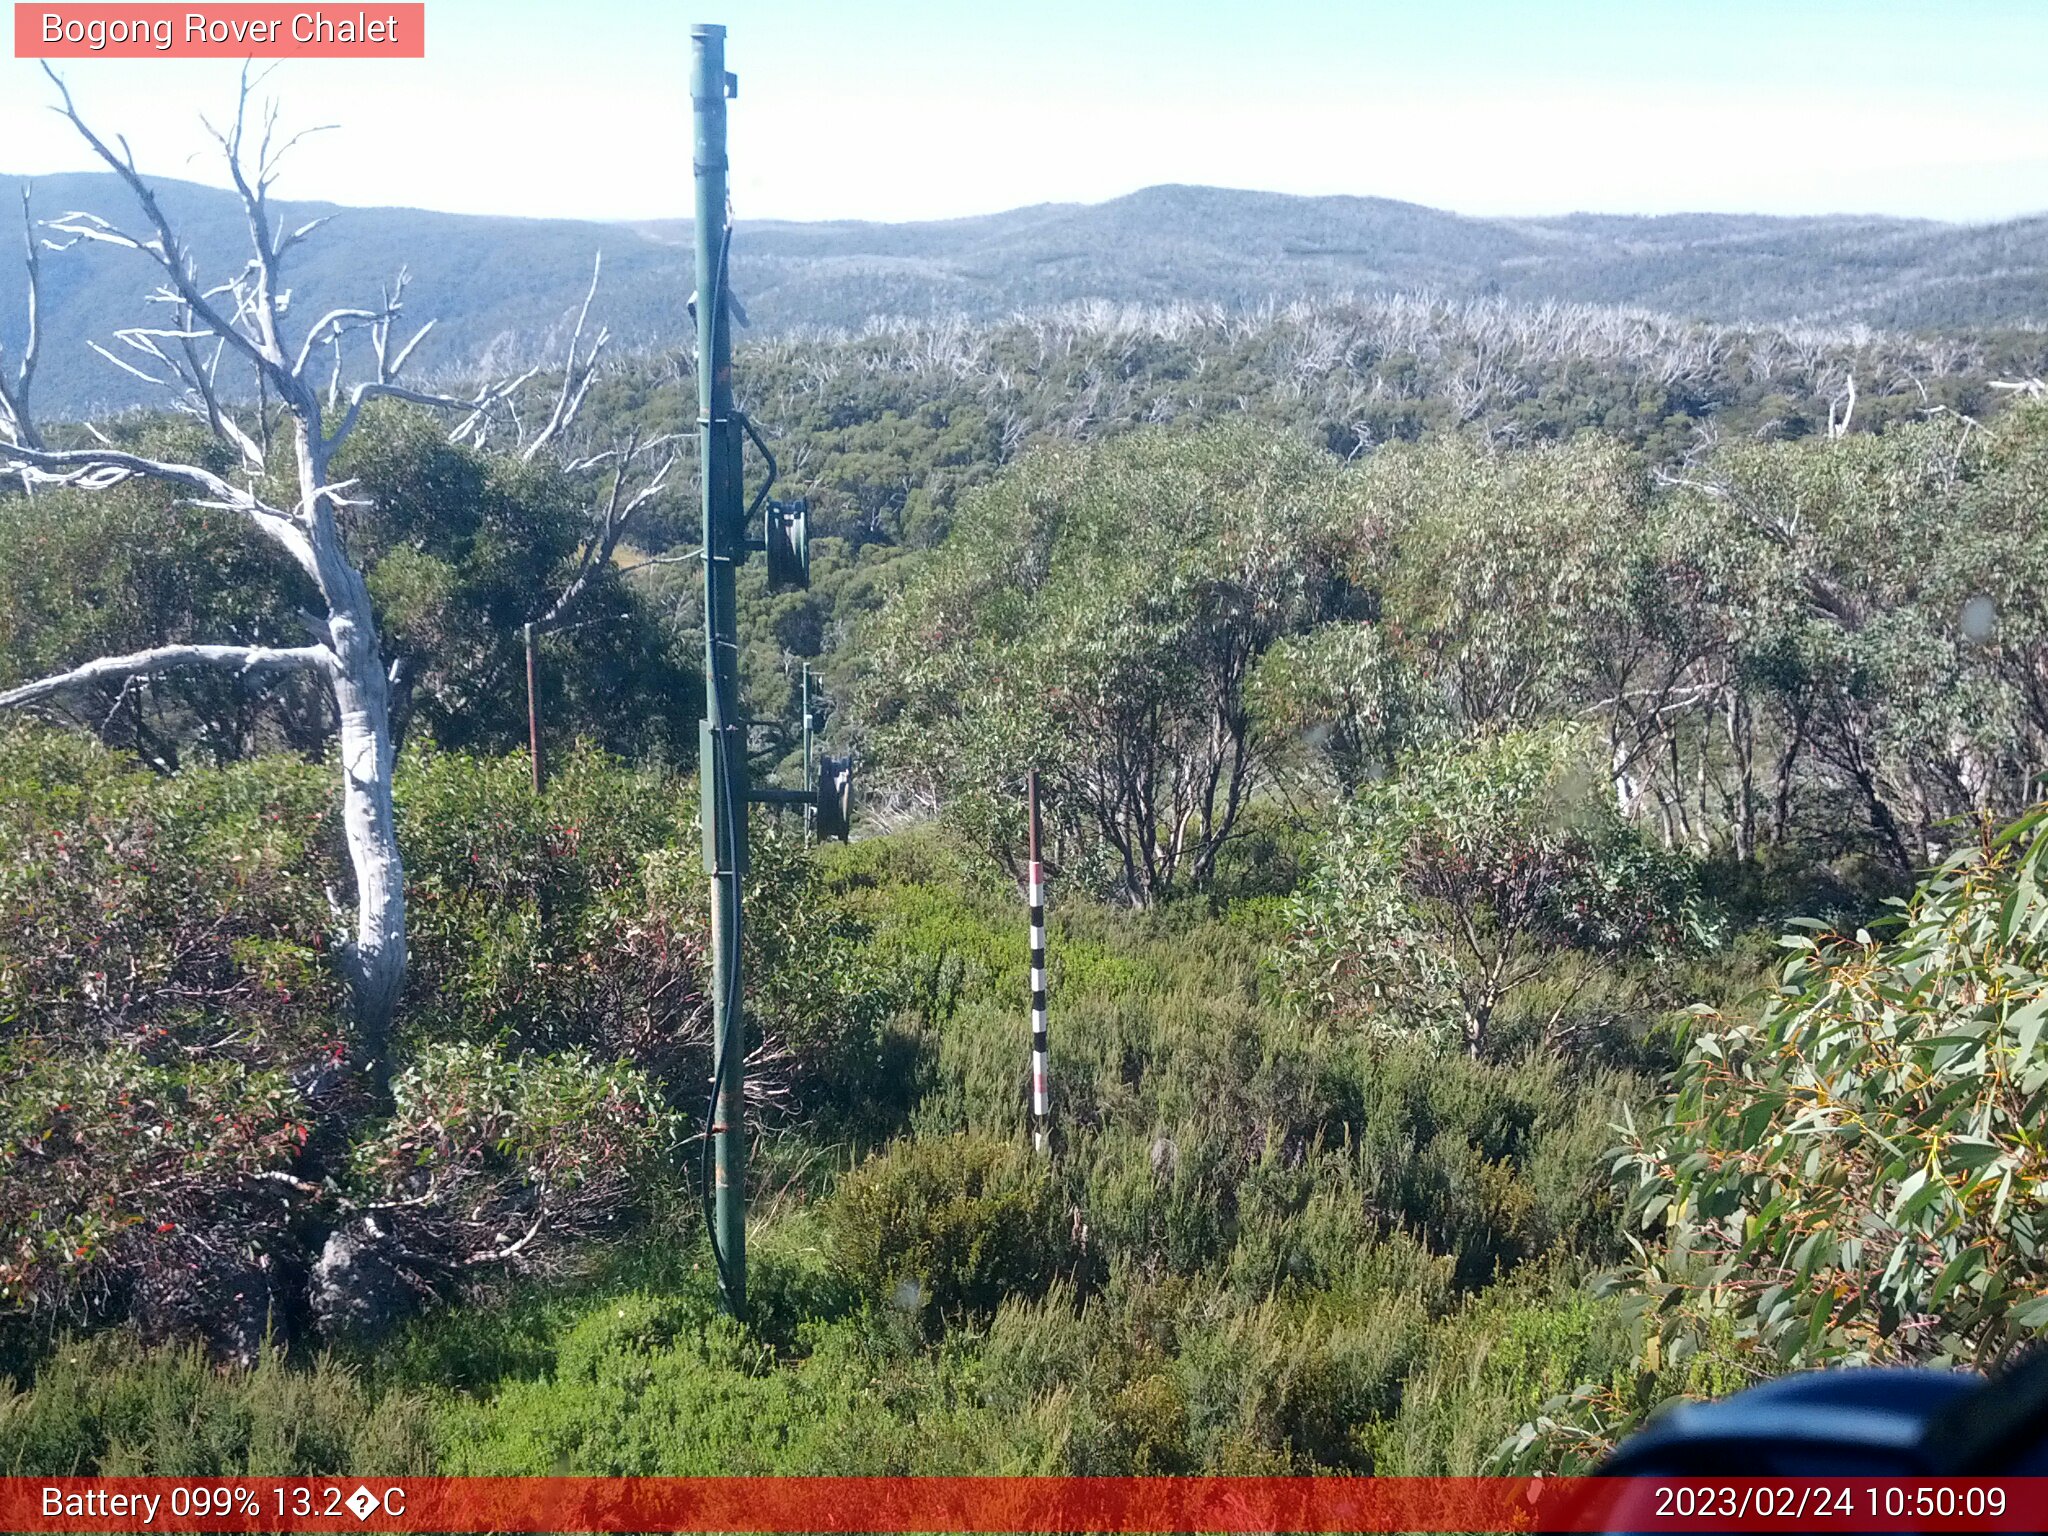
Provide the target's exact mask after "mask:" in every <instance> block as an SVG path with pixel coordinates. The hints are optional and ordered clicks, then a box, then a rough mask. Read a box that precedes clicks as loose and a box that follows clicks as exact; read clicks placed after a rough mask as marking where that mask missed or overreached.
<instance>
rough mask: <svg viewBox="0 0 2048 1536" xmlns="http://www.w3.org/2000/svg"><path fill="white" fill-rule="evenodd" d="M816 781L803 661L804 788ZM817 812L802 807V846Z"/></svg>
mask: <svg viewBox="0 0 2048 1536" xmlns="http://www.w3.org/2000/svg"><path fill="white" fill-rule="evenodd" d="M817 785H818V781H817V778H816V776H815V775H814V774H813V772H812V770H811V664H810V663H809V662H808V661H807V662H805V663H804V788H805V789H816V788H817ZM816 822H817V814H816V809H815V807H809V806H807V807H805V809H804V846H805V847H806V848H808V847H810V846H811V843H812V841H813V839H812V836H811V834H812V832H813V831H814V830H815V824H816Z"/></svg>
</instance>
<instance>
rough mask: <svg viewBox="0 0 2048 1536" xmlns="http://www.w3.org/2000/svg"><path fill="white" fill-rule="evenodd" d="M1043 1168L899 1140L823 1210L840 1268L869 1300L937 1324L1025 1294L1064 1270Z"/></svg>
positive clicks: (988, 1146)
mask: <svg viewBox="0 0 2048 1536" xmlns="http://www.w3.org/2000/svg"><path fill="white" fill-rule="evenodd" d="M1064 1217H1065V1213H1064V1212H1063V1211H1061V1210H1060V1209H1059V1207H1058V1203H1057V1201H1056V1199H1055V1197H1054V1191H1053V1185H1052V1180H1051V1178H1050V1176H1049V1174H1048V1173H1047V1171H1046V1169H1045V1167H1044V1165H1043V1163H1042V1162H1038V1161H1034V1160H1033V1158H1032V1157H1031V1154H1030V1153H1029V1152H1028V1151H1026V1150H1025V1149H1023V1148H1021V1147H1019V1146H1017V1145H1014V1144H1012V1143H1007V1142H999V1141H995V1140H992V1139H990V1138H988V1137H984V1136H955V1137H947V1138H935V1139H930V1140H926V1139H922V1138H920V1139H918V1140H914V1141H902V1142H898V1143H896V1144H895V1145H894V1146H892V1147H890V1148H889V1149H888V1150H887V1151H886V1152H883V1153H880V1154H879V1155H877V1156H875V1157H873V1158H870V1159H869V1160H868V1161H867V1162H866V1163H864V1164H862V1165H861V1166H860V1167H859V1168H856V1169H855V1170H854V1171H853V1172H852V1173H851V1174H849V1175H847V1176H846V1177H845V1178H844V1179H842V1180H841V1181H840V1184H839V1187H838V1188H837V1189H836V1190H835V1191H834V1192H833V1195H832V1198H831V1200H830V1201H829V1202H828V1203H827V1205H826V1207H825V1220H826V1223H827V1225H828V1227H829V1228H830V1230H831V1233H832V1238H833V1243H834V1249H835V1252H836V1254H837V1256H838V1260H839V1263H840V1264H841V1266H842V1267H843V1268H844V1269H845V1271H846V1273H847V1275H848V1277H849V1278H850V1279H851V1281H852V1283H853V1285H854V1287H855V1289H856V1291H857V1292H858V1293H859V1294H860V1295H862V1296H864V1297H866V1298H867V1299H868V1300H869V1301H870V1302H872V1303H875V1304H878V1305H881V1306H889V1307H896V1308H899V1309H900V1310H902V1311H904V1312H906V1313H909V1314H911V1315H913V1316H916V1317H918V1318H919V1319H921V1320H925V1321H927V1322H928V1323H929V1324H931V1325H932V1326H936V1324H937V1323H938V1321H939V1320H940V1319H944V1318H950V1317H955V1316H958V1315H960V1314H963V1313H968V1314H982V1315H986V1314H987V1313H989V1312H992V1311H993V1310H994V1309H995V1307H996V1305H997V1303H998V1302H1000V1301H1001V1300H1002V1299H1003V1298H1004V1297H1005V1296H1009V1295H1035V1294H1037V1293H1039V1292H1041V1291H1043V1290H1044V1288H1045V1287H1046V1286H1047V1285H1049V1284H1051V1282H1052V1280H1053V1279H1054V1277H1055V1276H1056V1275H1057V1274H1059V1273H1060V1272H1061V1270H1062V1269H1063V1268H1065V1267H1066V1266H1067V1265H1068V1264H1070V1263H1071V1261H1072V1254H1071V1244H1070V1242H1069V1241H1068V1240H1067V1237H1066V1234H1065V1233H1063V1232H1062V1231H1061V1223H1062V1221H1063V1219H1064Z"/></svg>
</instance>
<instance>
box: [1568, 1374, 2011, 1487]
mask: <svg viewBox="0 0 2048 1536" xmlns="http://www.w3.org/2000/svg"><path fill="white" fill-rule="evenodd" d="M1985 1387H1986V1383H1985V1381H1984V1378H1983V1377H1981V1376H1976V1375H1971V1374H1967V1373H1965V1372H1962V1371H1930V1370H1901V1369H1889V1370H1887V1369H1863V1370H1840V1371H1814V1372H1810V1373H1808V1374H1807V1375H1804V1376H1788V1377H1786V1378H1785V1379H1783V1380H1782V1381H1773V1382H1768V1383H1766V1384H1765V1385H1763V1386H1760V1387H1751V1388H1750V1389H1749V1390H1748V1391H1746V1392H1738V1393H1736V1394H1735V1395H1734V1396H1733V1397H1724V1398H1722V1399H1721V1400H1720V1401H1718V1402H1712V1403H1684V1404H1681V1405H1680V1406H1678V1407H1676V1408H1673V1409H1671V1410H1670V1411H1669V1412H1667V1413H1664V1414H1662V1415H1660V1416H1659V1417H1658V1418H1657V1419H1656V1420H1655V1421H1654V1422H1652V1423H1651V1424H1649V1425H1648V1426H1646V1427H1645V1428H1644V1429H1643V1430H1642V1432H1641V1433H1639V1434H1637V1435H1636V1436H1634V1437H1633V1438H1632V1439H1630V1440H1629V1441H1628V1442H1627V1443H1626V1444H1624V1445H1623V1446H1622V1447H1621V1449H1620V1450H1618V1451H1616V1452H1615V1454H1614V1455H1613V1457H1611V1458H1610V1459H1609V1461H1608V1462H1607V1464H1606V1465H1605V1466H1604V1467H1602V1468H1601V1469H1600V1471H1601V1473H1602V1474H1603V1475H1605V1476H1613V1477H1630V1476H1663V1477H1863V1476H1872V1477H1909V1476H1914V1475H1919V1474H1931V1473H1935V1472H1938V1471H1941V1470H1943V1468H1942V1467H1941V1466H1940V1465H1939V1463H1940V1462H1942V1461H1944V1460H1946V1459H1947V1458H1946V1457H1944V1456H1943V1455H1942V1454H1941V1446H1940V1445H1938V1444H1936V1443H1935V1440H1934V1437H1931V1436H1930V1433H1929V1431H1930V1430H1931V1429H1932V1428H1933V1427H1934V1426H1935V1425H1936V1424H1937V1423H1938V1422H1942V1421H1943V1420H1944V1418H1945V1414H1946V1412H1947V1411H1952V1410H1954V1409H1956V1408H1957V1407H1958V1406H1960V1405H1961V1404H1962V1403H1963V1402H1964V1401H1965V1400H1966V1399H1969V1398H1972V1397H1974V1396H1976V1395H1977V1394H1978V1393H1979V1392H1982V1391H1983V1390H1984V1389H1985Z"/></svg>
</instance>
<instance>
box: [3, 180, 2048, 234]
mask: <svg viewBox="0 0 2048 1536" xmlns="http://www.w3.org/2000/svg"><path fill="white" fill-rule="evenodd" d="M94 174H101V175H111V174H112V173H111V172H109V171H107V170H106V168H105V167H104V166H101V167H98V168H97V169H95V168H94V167H91V166H80V167H76V168H72V169H66V170H61V171H47V172H40V173H31V172H24V171H16V170H13V169H11V168H9V167H7V166H4V165H0V181H10V180H14V181H29V182H35V181H41V180H45V179H49V178H54V177H57V176H76V175H94ZM144 174H145V176H147V178H148V179H149V180H150V181H151V182H152V183H155V184H163V183H183V184H185V185H189V186H198V187H205V188H207V189H209V190H211V191H216V192H221V193H224V194H229V195H232V193H233V188H232V187H231V186H229V185H228V184H227V182H226V181H225V179H223V180H220V181H212V180H208V179H207V178H205V177H202V176H197V175H178V176H170V175H149V173H148V172H147V171H145V172H144ZM1172 187H1186V188H1192V189H1194V190H1197V191H1204V192H1228V193H1233V194H1243V195H1246V196H1252V197H1285V198H1294V199H1297V200H1299V201H1303V202H1313V201H1318V200H1332V199H1338V200H1352V201H1359V202H1375V201H1376V202H1391V203H1399V204H1403V205H1406V206H1411V207H1420V208H1427V209H1430V210H1431V211H1433V212H1437V213H1447V214H1451V215H1453V216H1455V217H1458V218H1468V219H1474V220H1481V221H1502V222H1523V223H1544V222H1553V221H1557V220H1563V219H1575V218H1600V219H1684V218H1694V217H1707V218H1738V219H1739V218H1758V219H1787V220H1794V219H1883V220H1892V221H1898V222H1918V223H1931V224H1943V225H1950V226H1953V227H1956V228H1971V227H1979V226H1988V225H1996V224H2009V223H2015V222H2020V221H2023V220H2028V219H2034V218H2041V217H2048V201H2044V203H2043V204H2042V205H2041V206H2039V207H2035V208H2026V209H2022V210H2020V211H2019V212H2016V213H2011V214H2003V215H1997V216H1990V217H1984V218H1947V219H1945V218H1940V217H1938V216H1936V215H1932V214H1911V213H1887V212H1884V211H1882V210H1879V209H1870V208H1838V209H1828V210H1825V211H1822V212H1818V213H1774V212H1766V211H1763V210H1760V209H1742V208H1672V209H1666V210H1660V211H1657V212H1646V211H1641V210H1627V209H1605V208H1560V209H1554V210H1551V211H1549V212H1539V213H1508V214H1496V213H1472V212H1469V211H1467V210H1465V209H1462V208H1452V207H1449V206H1447V205H1445V204H1442V203H1428V202H1417V201H1416V200H1415V199H1413V198H1388V197H1384V196H1382V195H1381V194H1378V193H1373V192H1288V191H1283V190H1280V189H1278V188H1275V187H1246V186H1226V185H1223V184H1221V183H1216V182H1186V181H1180V182H1171V181H1158V182H1149V183H1147V184H1145V185H1144V186H1139V187H1132V188H1130V189H1129V190H1128V191H1124V192H1114V193H1110V194H1108V195H1106V196H1103V197H1091V198H1078V197H1069V198H1048V199H1045V200H1043V201H1039V202H1031V203H1016V204H1012V205H1010V206H1009V207H1005V208H989V209H983V210H978V211H975V212H971V213H958V214H944V215H939V216H936V217H930V218H900V219H888V218H864V217H862V216H860V215H858V214H847V215H827V216H821V217H818V218H788V217H783V216H779V215H775V214H755V215H751V216H748V215H740V216H738V219H737V222H738V223H739V224H741V225H746V224H874V225H885V226H892V225H911V224H955V223H971V222H973V221H974V220H977V219H992V218H1000V217H1002V216H1003V215H1005V214H1010V213H1027V212H1029V211H1031V210H1032V209H1034V208H1096V207H1101V206H1103V205H1104V204H1106V203H1114V202H1117V201H1120V200H1121V199H1124V198H1128V197H1136V196H1138V195H1139V194H1141V193H1145V192H1154V191H1159V190H1162V189H1166V188H1172ZM272 195H273V197H275V198H277V199H278V200H280V201H282V202H286V203H318V204H327V205H330V206H333V207H337V208H359V209H364V210H371V209H391V210H397V211H402V212H410V213H432V214H445V215H449V216H451V217H456V218H476V219H530V220H534V221H537V222H564V223H574V224H595V225H603V226H607V227H611V226H621V225H623V226H627V227H634V226H647V225H658V224H667V223H677V222H681V223H688V222H689V219H690V213H689V211H688V210H687V209H685V210H682V211H680V212H675V213H640V214H632V213H629V214H601V213H598V214H547V213H502V212H490V211H478V210H471V209H462V208H450V207H437V206H435V205H433V204H430V203H411V202H375V203H353V202H343V201H341V200H339V199H337V198H332V197H321V196H318V195H316V194H310V193H299V192H294V191H291V190H290V189H289V188H287V187H284V186H282V185H280V187H279V188H278V189H277V190H276V191H275V192H274V193H273V194H272ZM48 211H49V210H39V212H48Z"/></svg>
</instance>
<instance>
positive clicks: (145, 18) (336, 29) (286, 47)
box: [14, 0, 427, 59]
mask: <svg viewBox="0 0 2048 1536" xmlns="http://www.w3.org/2000/svg"><path fill="white" fill-rule="evenodd" d="M14 56H15V57H16V58H17V59H156V58H187V59H214V58H229V59H249V58H265V59H272V58H279V59H281V58H300V59H423V58H425V57H426V56H427V8H426V6H425V5H424V4H422V3H417V0H415V3H412V4H384V3H374V4H372V5H369V6H364V7H361V8H356V7H348V6H341V5H335V6H318V5H312V6H309V5H272V4H267V3H265V4H237V5H206V4H200V5H189V6H186V5H108V4H95V5H67V4H62V3H59V4H51V5H34V4H20V3H17V4H16V5H15V7H14Z"/></svg>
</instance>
